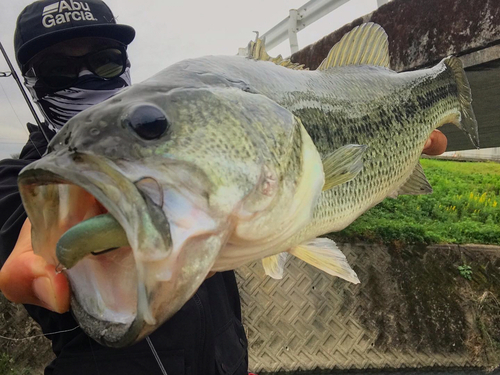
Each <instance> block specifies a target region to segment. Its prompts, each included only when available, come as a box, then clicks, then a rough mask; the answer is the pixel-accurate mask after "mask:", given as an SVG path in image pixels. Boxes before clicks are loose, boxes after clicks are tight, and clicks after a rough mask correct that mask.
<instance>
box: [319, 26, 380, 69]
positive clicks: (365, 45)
mask: <svg viewBox="0 0 500 375" xmlns="http://www.w3.org/2000/svg"><path fill="white" fill-rule="evenodd" d="M346 65H376V66H382V67H384V68H389V42H388V40H387V34H386V33H385V31H384V29H383V28H382V26H380V25H378V24H376V23H373V22H370V23H364V24H362V25H360V26H357V27H355V28H354V29H352V30H351V31H350V32H348V33H347V34H345V35H344V36H343V37H342V39H341V40H340V41H339V42H338V43H337V44H335V45H334V46H333V48H332V49H331V50H330V52H329V53H328V56H327V57H326V59H324V60H323V62H322V63H321V64H320V65H319V67H318V69H317V70H326V69H330V68H333V67H338V66H346Z"/></svg>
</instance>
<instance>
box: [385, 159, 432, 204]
mask: <svg viewBox="0 0 500 375" xmlns="http://www.w3.org/2000/svg"><path fill="white" fill-rule="evenodd" d="M430 193H432V186H431V184H430V183H429V181H428V180H427V178H426V177H425V173H424V170H423V168H422V165H420V163H418V164H417V166H416V167H415V169H414V170H413V173H412V174H411V176H410V178H408V181H406V182H405V183H404V184H403V185H402V186H401V187H400V188H399V189H398V190H397V192H396V193H393V194H391V195H389V197H390V198H395V197H396V196H398V195H423V194H430Z"/></svg>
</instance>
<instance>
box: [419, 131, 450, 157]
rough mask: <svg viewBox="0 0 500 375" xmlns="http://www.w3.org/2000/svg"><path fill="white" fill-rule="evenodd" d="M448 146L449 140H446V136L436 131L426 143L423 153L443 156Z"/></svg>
mask: <svg viewBox="0 0 500 375" xmlns="http://www.w3.org/2000/svg"><path fill="white" fill-rule="evenodd" d="M447 145H448V139H447V138H446V135H444V134H443V133H442V132H440V131H439V130H434V131H433V132H432V133H431V135H430V137H429V139H428V140H427V142H426V143H425V146H424V150H423V151H422V153H424V154H427V155H441V154H442V153H443V152H445V151H446V146H447Z"/></svg>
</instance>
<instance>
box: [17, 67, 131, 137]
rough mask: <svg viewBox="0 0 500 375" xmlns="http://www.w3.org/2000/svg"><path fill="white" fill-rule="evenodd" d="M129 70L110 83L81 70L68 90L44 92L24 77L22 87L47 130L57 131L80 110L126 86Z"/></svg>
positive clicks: (35, 82)
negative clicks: (34, 104) (40, 113)
mask: <svg viewBox="0 0 500 375" xmlns="http://www.w3.org/2000/svg"><path fill="white" fill-rule="evenodd" d="M130 84H131V82H130V69H129V68H127V69H126V70H125V72H123V74H122V75H121V76H118V77H116V78H112V79H104V78H100V77H98V76H96V75H94V74H92V73H91V72H90V71H86V70H83V71H82V72H81V73H80V76H79V78H78V80H77V81H76V82H75V83H74V84H73V85H72V86H71V87H69V88H67V89H62V90H59V91H56V92H48V91H47V90H46V89H44V88H43V85H40V84H37V78H36V77H33V78H32V77H25V85H26V87H27V88H28V90H29V91H30V93H31V96H32V97H33V100H34V101H35V103H36V104H37V105H38V108H40V111H41V112H42V115H43V117H44V118H45V121H46V122H47V125H48V127H49V129H50V130H52V131H54V132H57V131H59V130H60V129H61V128H62V127H63V126H64V124H66V122H67V121H68V120H69V119H70V118H72V117H73V116H75V115H76V114H78V113H80V112H81V111H83V110H84V109H87V108H89V107H92V106H93V105H95V104H98V103H100V102H102V101H104V100H106V99H109V98H111V97H112V96H114V95H116V94H117V93H118V92H119V91H121V90H122V89H123V88H125V87H127V86H130Z"/></svg>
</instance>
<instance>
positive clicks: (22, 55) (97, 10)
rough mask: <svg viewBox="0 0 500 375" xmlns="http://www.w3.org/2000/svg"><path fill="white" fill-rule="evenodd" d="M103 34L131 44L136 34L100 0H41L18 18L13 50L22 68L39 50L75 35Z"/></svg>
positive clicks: (97, 35) (27, 8) (76, 36)
mask: <svg viewBox="0 0 500 375" xmlns="http://www.w3.org/2000/svg"><path fill="white" fill-rule="evenodd" d="M81 37H102V38H110V39H114V40H116V41H118V42H120V43H122V44H125V45H128V44H129V43H130V42H132V40H134V37H135V30H134V29H133V28H132V27H131V26H127V25H119V24H117V23H116V20H115V17H114V16H113V13H112V12H111V9H109V7H108V6H107V5H106V4H105V3H104V2H103V1H100V0H81V1H78V0H59V1H57V0H39V1H35V2H34V3H32V4H30V5H28V6H27V7H26V8H24V10H23V11H22V12H21V14H20V15H19V17H18V18H17V24H16V31H15V33H14V50H15V53H16V60H17V63H18V64H19V66H20V67H21V70H23V66H24V65H25V64H26V63H27V62H28V61H29V60H30V59H31V58H32V57H33V56H35V55H36V54H37V53H38V52H40V51H42V50H43V49H45V48H48V47H50V46H52V45H54V44H56V43H59V42H64V41H66V40H69V39H73V38H81Z"/></svg>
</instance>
